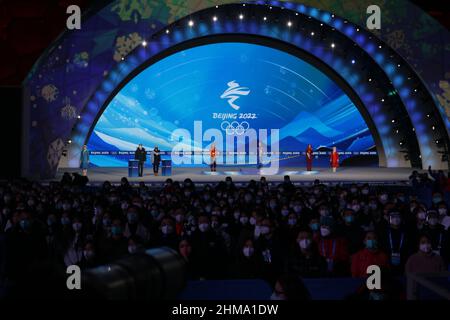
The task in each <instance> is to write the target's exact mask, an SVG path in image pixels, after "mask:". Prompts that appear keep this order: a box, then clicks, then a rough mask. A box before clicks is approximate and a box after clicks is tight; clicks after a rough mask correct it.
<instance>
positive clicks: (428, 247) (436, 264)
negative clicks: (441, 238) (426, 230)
mask: <svg viewBox="0 0 450 320" xmlns="http://www.w3.org/2000/svg"><path fill="white" fill-rule="evenodd" d="M432 249H433V247H432V244H431V238H430V236H429V235H427V234H423V235H422V236H421V237H420V239H419V250H418V251H417V252H416V253H414V254H413V255H411V257H409V259H408V261H407V262H406V266H405V272H409V273H435V272H442V271H446V267H445V264H444V260H443V259H442V257H441V256H439V255H437V254H435V253H434V252H433V250H432Z"/></svg>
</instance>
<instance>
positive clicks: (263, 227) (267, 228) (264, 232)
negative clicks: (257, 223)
mask: <svg viewBox="0 0 450 320" xmlns="http://www.w3.org/2000/svg"><path fill="white" fill-rule="evenodd" d="M269 232H270V228H269V227H267V226H261V234H268V233H269Z"/></svg>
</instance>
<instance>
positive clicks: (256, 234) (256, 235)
mask: <svg viewBox="0 0 450 320" xmlns="http://www.w3.org/2000/svg"><path fill="white" fill-rule="evenodd" d="M260 235H261V226H255V237H256V238H258V237H259V236H260Z"/></svg>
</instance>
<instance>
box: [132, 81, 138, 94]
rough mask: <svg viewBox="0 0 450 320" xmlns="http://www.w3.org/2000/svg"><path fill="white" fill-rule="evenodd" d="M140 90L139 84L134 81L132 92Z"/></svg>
mask: <svg viewBox="0 0 450 320" xmlns="http://www.w3.org/2000/svg"><path fill="white" fill-rule="evenodd" d="M138 91H139V86H138V85H137V84H136V83H134V84H133V85H132V86H131V92H134V93H136V92H138Z"/></svg>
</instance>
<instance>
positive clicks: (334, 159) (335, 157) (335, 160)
mask: <svg viewBox="0 0 450 320" xmlns="http://www.w3.org/2000/svg"><path fill="white" fill-rule="evenodd" d="M330 163H331V168H332V169H333V172H336V169H337V168H338V167H339V153H338V152H337V151H336V147H333V151H332V152H331V157H330Z"/></svg>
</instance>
